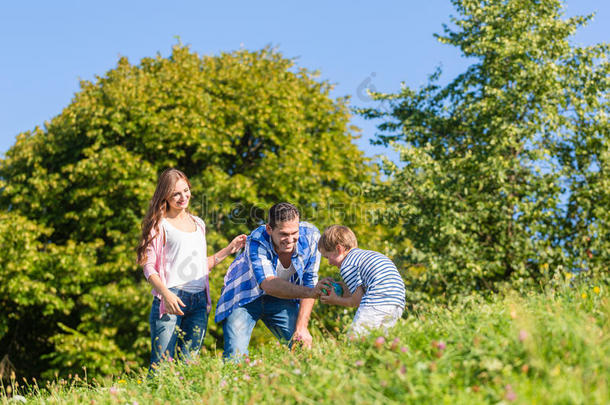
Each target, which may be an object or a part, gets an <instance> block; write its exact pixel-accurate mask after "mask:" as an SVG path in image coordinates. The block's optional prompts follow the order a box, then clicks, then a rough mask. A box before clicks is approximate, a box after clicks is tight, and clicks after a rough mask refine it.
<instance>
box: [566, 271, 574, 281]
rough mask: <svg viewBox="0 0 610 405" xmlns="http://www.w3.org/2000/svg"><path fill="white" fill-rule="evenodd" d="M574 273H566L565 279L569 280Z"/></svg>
mask: <svg viewBox="0 0 610 405" xmlns="http://www.w3.org/2000/svg"><path fill="white" fill-rule="evenodd" d="M572 277H574V275H573V274H572V273H566V280H570V279H571V278H572Z"/></svg>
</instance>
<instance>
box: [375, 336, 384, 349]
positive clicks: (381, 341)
mask: <svg viewBox="0 0 610 405" xmlns="http://www.w3.org/2000/svg"><path fill="white" fill-rule="evenodd" d="M384 343H385V338H384V337H383V336H379V337H378V338H377V339H375V347H376V348H378V349H379V348H381V346H383V344H384Z"/></svg>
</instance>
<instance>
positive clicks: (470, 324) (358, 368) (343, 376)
mask: <svg viewBox="0 0 610 405" xmlns="http://www.w3.org/2000/svg"><path fill="white" fill-rule="evenodd" d="M424 308H425V309H422V310H420V311H418V312H417V313H409V314H407V317H406V319H402V320H401V321H400V323H399V324H398V326H397V327H396V328H394V329H393V330H392V331H391V332H390V333H389V334H388V335H387V336H385V337H382V336H380V335H379V334H375V333H373V334H372V335H371V336H369V337H368V338H366V339H364V340H357V341H350V340H349V339H346V338H344V337H342V336H340V337H338V338H336V337H332V336H328V335H327V336H322V337H318V338H317V339H316V340H315V347H314V348H313V349H312V350H295V351H293V352H291V351H289V350H288V349H286V348H285V347H283V346H279V345H275V344H270V345H265V346H263V347H258V348H253V349H254V350H253V353H252V356H251V357H250V358H249V359H247V360H246V361H244V362H242V363H239V364H234V363H224V362H223V361H222V359H221V351H220V350H212V351H205V352H203V353H201V356H200V357H199V358H198V359H197V360H196V361H195V362H193V363H192V364H181V363H168V364H165V365H164V367H163V368H162V370H161V371H160V373H159V375H158V377H157V378H155V379H153V380H147V379H146V378H145V376H144V374H143V372H142V373H139V374H138V373H135V374H132V375H128V376H123V377H122V378H120V379H115V380H111V381H106V382H99V383H96V382H92V381H85V379H84V377H83V376H79V377H78V378H74V377H72V378H71V379H69V380H58V381H56V382H54V383H51V384H48V385H47V386H44V387H38V386H36V385H30V386H29V387H26V388H25V389H24V388H23V387H20V386H16V384H17V382H15V381H13V382H12V385H11V383H9V384H6V383H5V385H4V388H3V394H4V396H3V397H2V402H3V403H7V402H9V401H10V399H9V397H8V396H7V390H12V393H15V392H18V393H19V394H20V395H22V396H24V397H25V400H26V401H27V402H28V403H45V404H55V403H61V404H64V403H74V404H81V403H97V404H105V403H109V404H114V403H117V404H118V403H120V404H149V403H159V404H161V403H168V402H171V403H177V404H180V403H185V404H186V403H232V404H247V403H261V402H263V401H264V402H270V403H304V404H314V403H315V404H317V403H340V404H345V403H346V404H352V403H353V404H356V403H357V404H365V403H370V404H392V403H396V404H398V403H401V404H402V403H418V404H419V403H424V404H425V403H429V404H443V403H446V404H456V403H457V404H477V403H499V402H503V403H528V404H529V403H537V404H550V403H552V404H579V403H583V404H584V403H586V404H605V403H609V402H610V392H609V389H608V380H609V379H610V343H609V336H610V333H609V332H610V322H609V315H610V301H609V299H608V291H607V287H606V286H604V285H587V286H584V285H583V286H580V287H575V288H568V287H565V286H564V287H560V288H559V289H558V290H553V291H548V292H546V293H542V294H533V293H532V294H530V295H527V296H517V295H511V294H509V295H507V296H504V297H497V298H495V299H491V300H484V299H482V298H480V297H475V296H472V297H466V298H464V299H463V300H462V302H461V303H460V304H458V305H453V306H450V307H442V306H429V307H425V306H424ZM12 401H15V399H12Z"/></svg>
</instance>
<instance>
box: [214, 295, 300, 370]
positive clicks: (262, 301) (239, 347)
mask: <svg viewBox="0 0 610 405" xmlns="http://www.w3.org/2000/svg"><path fill="white" fill-rule="evenodd" d="M298 315H299V304H297V303H296V302H294V301H293V300H290V299H282V298H276V297H272V296H270V295H263V296H262V297H259V298H257V299H256V300H254V301H252V302H251V303H249V304H246V305H244V306H243V307H239V308H235V309H234V310H233V312H232V313H231V315H229V316H228V317H227V319H225V320H224V322H223V323H222V330H223V332H224V357H225V358H238V357H239V356H245V355H247V354H248V345H249V343H250V337H251V336H252V330H253V329H254V325H256V322H257V321H258V320H259V319H260V320H262V321H263V322H264V323H265V325H266V326H267V328H269V330H270V331H271V333H273V334H274V335H275V337H277V338H278V339H279V340H280V342H281V343H283V344H289V343H290V339H291V338H292V335H293V333H294V330H295V327H296V323H297V317H298Z"/></svg>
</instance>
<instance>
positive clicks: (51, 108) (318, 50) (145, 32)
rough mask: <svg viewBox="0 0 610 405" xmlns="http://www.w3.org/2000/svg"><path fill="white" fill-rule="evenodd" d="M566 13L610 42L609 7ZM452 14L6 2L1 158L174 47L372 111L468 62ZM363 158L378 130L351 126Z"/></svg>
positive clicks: (433, 3) (437, 10) (327, 4)
mask: <svg viewBox="0 0 610 405" xmlns="http://www.w3.org/2000/svg"><path fill="white" fill-rule="evenodd" d="M565 4H566V14H567V15H568V16H571V15H576V14H588V13H591V12H594V11H595V12H597V15H596V18H595V19H594V20H593V22H592V23H591V24H590V25H589V26H588V27H586V28H584V29H582V30H581V31H580V32H579V33H578V34H577V35H576V37H575V38H574V43H575V44H578V45H587V44H593V43H597V42H603V41H606V42H607V41H608V40H610V29H608V28H607V27H609V26H610V1H607V0H567V1H566V2H565ZM453 13H454V9H453V6H452V5H451V3H450V2H449V1H448V0H429V1H415V0H411V1H398V0H396V1H386V0H378V1H376V2H374V3H373V2H370V1H369V2H367V1H361V0H351V1H347V0H345V1H309V2H294V1H266V2H251V1H248V2H246V1H233V2H209V1H201V0H200V1H194V0H192V1H191V0H189V1H175V2H168V1H156V0H148V1H141V0H137V1H129V0H123V1H115V0H108V1H105V2H93V1H84V0H82V1H67V0H58V1H42V0H41V1H28V0H23V1H6V2H2V4H1V5H0V44H1V49H2V59H1V62H0V154H3V153H4V152H6V151H7V150H8V149H9V148H10V147H11V145H13V143H14V142H15V137H16V136H17V135H18V134H19V133H21V132H24V131H27V130H31V129H33V128H34V127H35V126H36V125H43V124H44V122H45V121H47V120H50V119H51V118H53V117H54V116H56V115H58V114H59V113H61V111H62V109H63V108H64V107H65V106H67V105H68V104H69V103H70V100H71V99H72V97H73V95H74V93H75V92H77V91H78V89H79V81H80V80H81V79H86V80H93V79H94V77H95V75H104V74H105V72H107V71H108V70H109V69H112V68H113V67H114V66H115V65H116V62H117V60H118V58H119V56H126V57H128V58H129V60H130V61H131V62H132V63H138V62H139V60H140V59H141V58H143V57H147V56H154V55H156V54H157V53H160V54H161V55H163V56H167V55H168V54H169V53H170V50H171V47H172V45H174V44H175V43H176V42H177V39H176V37H180V40H181V42H182V43H184V44H188V45H190V46H191V48H192V49H193V50H194V51H196V52H197V53H199V54H206V55H215V54H218V53H220V52H223V51H232V50H235V49H239V48H240V47H245V48H247V49H253V50H254V49H260V48H262V47H264V46H266V45H272V46H276V47H278V48H279V50H280V51H281V52H282V53H283V54H284V55H285V56H287V57H294V58H297V64H298V65H299V66H301V67H305V68H308V69H311V70H319V71H320V73H321V77H322V78H323V79H327V80H329V81H330V82H332V83H335V84H336V88H335V90H334V93H333V96H344V95H350V96H351V98H352V105H354V106H370V105H373V104H372V102H371V101H370V100H369V99H368V97H367V96H366V93H365V91H364V88H365V87H367V86H369V87H371V86H372V87H374V88H375V89H376V90H378V91H388V92H395V91H397V90H398V89H399V88H400V83H401V82H405V83H406V84H407V85H409V86H412V87H419V86H421V85H423V84H425V83H426V81H427V77H428V75H429V74H430V73H432V72H433V71H434V69H435V68H436V67H437V66H442V68H443V71H444V77H445V78H447V79H449V78H451V77H453V76H454V75H455V74H457V73H459V72H461V71H463V70H464V68H465V66H466V65H467V61H465V60H464V59H462V58H461V57H460V54H459V53H458V51H457V50H456V49H455V48H452V47H450V46H447V45H442V44H440V43H438V42H437V41H436V40H435V39H434V37H433V34H434V33H441V32H442V24H443V23H449V16H450V15H451V14H453ZM353 123H354V124H355V125H357V126H359V127H360V128H361V129H362V138H361V139H360V140H359V141H358V145H359V146H360V147H361V148H362V149H363V150H365V152H366V153H367V155H369V156H372V155H374V154H376V153H387V152H388V151H386V150H385V149H384V148H380V147H372V146H370V145H369V139H370V138H372V137H373V135H374V133H375V125H374V123H371V122H366V121H364V120H362V119H360V118H358V117H354V119H353Z"/></svg>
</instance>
